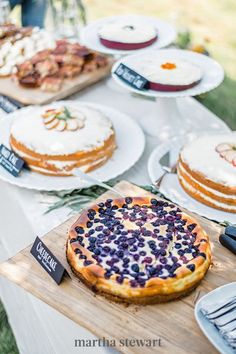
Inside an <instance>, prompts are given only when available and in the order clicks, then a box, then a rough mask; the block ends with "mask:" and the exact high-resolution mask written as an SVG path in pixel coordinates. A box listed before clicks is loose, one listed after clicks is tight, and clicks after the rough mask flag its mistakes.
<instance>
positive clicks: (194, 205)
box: [148, 126, 235, 223]
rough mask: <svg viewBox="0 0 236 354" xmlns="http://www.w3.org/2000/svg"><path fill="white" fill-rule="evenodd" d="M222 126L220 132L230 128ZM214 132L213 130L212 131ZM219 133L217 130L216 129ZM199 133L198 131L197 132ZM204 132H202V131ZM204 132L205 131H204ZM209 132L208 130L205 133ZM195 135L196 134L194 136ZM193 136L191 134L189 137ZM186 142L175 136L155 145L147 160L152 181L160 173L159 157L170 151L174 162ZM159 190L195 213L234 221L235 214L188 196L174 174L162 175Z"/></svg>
mask: <svg viewBox="0 0 236 354" xmlns="http://www.w3.org/2000/svg"><path fill="white" fill-rule="evenodd" d="M223 127H224V126H222V130H221V131H220V132H221V133H222V134H223V133H227V132H229V131H230V130H229V129H227V128H226V127H224V128H223ZM213 133H214V132H213ZM218 133H219V131H218ZM199 134H200V133H199ZM202 134H204V133H202ZM202 134H201V135H202ZM205 134H206V132H205ZM207 134H209V132H208V133H207ZM195 137H196V136H195ZM191 138H193V136H192V137H191ZM186 142H187V138H186V137H185V138H177V139H173V140H172V141H169V142H165V143H163V144H161V145H159V146H157V147H156V148H155V149H154V150H153V152H152V153H151V155H150V157H149V160H148V174H149V177H150V179H151V181H152V183H154V182H155V181H156V180H157V179H158V178H159V177H160V176H161V175H162V174H163V169H162V167H161V164H160V159H161V158H162V157H163V156H164V155H165V154H166V153H167V152H168V151H170V156H171V165H172V164H174V163H175V162H176V161H177V159H178V155H179V151H180V149H181V147H182V146H183V145H184V144H185V143H186ZM160 192H161V193H162V194H163V195H164V196H165V197H166V198H167V199H170V200H172V202H174V203H176V204H178V205H180V206H182V207H184V208H185V209H188V210H189V211H192V212H194V213H196V214H199V215H201V216H204V217H206V218H208V219H210V220H215V221H218V222H224V221H228V222H231V223H235V214H233V213H227V212H225V211H221V210H217V209H214V208H211V207H209V206H207V205H204V204H202V203H200V202H198V201H197V200H195V199H193V198H192V197H190V196H189V195H188V194H187V193H186V192H185V191H184V190H183V188H182V186H181V185H180V183H179V180H178V177H177V175H176V174H168V175H166V176H165V177H164V179H163V181H162V183H161V187H160Z"/></svg>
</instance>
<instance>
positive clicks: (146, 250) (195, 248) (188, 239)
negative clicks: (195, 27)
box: [66, 197, 211, 304]
mask: <svg viewBox="0 0 236 354" xmlns="http://www.w3.org/2000/svg"><path fill="white" fill-rule="evenodd" d="M66 252H67V260H68V262H69V264H70V266H71V268H72V271H73V272H74V273H75V274H76V276H77V277H78V278H79V279H80V280H82V281H83V282H84V283H85V284H86V285H87V286H88V287H90V288H91V289H92V290H93V291H95V292H97V293H99V294H101V295H104V296H106V297H107V298H109V299H112V300H115V301H118V302H124V303H136V304H151V303H159V302H166V301H170V300H174V299H177V298H179V297H182V296H184V295H186V294H188V293H189V292H190V291H191V290H193V289H194V288H195V287H196V286H197V285H198V284H199V282H200V281H201V280H202V278H203V277H204V275H205V274H206V272H207V270H208V268H209V266H210V262H211V250H210V243H209V240H208V236H207V234H206V232H205V231H204V230H203V229H202V228H201V226H200V225H199V224H198V223H197V221H196V220H194V219H193V218H192V217H190V216H189V215H187V214H185V213H183V212H182V211H181V210H180V209H179V208H178V207H177V206H175V205H174V204H172V203H169V202H167V201H163V200H157V199H154V198H152V197H136V198H131V197H127V198H125V199H114V200H112V199H107V200H106V201H105V202H100V203H98V204H97V205H94V206H92V207H90V209H88V210H85V211H84V212H83V213H82V214H81V215H80V217H79V218H78V220H77V221H76V222H75V223H74V225H72V227H71V228H70V230H69V237H68V241H67V251H66Z"/></svg>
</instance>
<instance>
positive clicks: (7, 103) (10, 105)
mask: <svg viewBox="0 0 236 354" xmlns="http://www.w3.org/2000/svg"><path fill="white" fill-rule="evenodd" d="M22 106H23V105H22V104H21V103H19V102H17V101H15V100H13V99H10V98H8V97H6V96H3V95H0V109H2V110H3V111H4V112H6V113H12V112H14V111H16V110H17V109H19V108H21V107H22Z"/></svg>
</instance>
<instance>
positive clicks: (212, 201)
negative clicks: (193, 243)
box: [178, 133, 236, 213]
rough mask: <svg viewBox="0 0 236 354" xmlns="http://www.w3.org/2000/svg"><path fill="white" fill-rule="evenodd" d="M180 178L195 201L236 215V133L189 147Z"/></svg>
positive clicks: (183, 156) (181, 162) (181, 158)
mask: <svg viewBox="0 0 236 354" xmlns="http://www.w3.org/2000/svg"><path fill="white" fill-rule="evenodd" d="M178 177H179V181H180V183H181V185H182V187H183V189H184V190H185V191H186V192H187V193H188V194H189V195H190V196H191V197H193V198H194V199H196V200H198V201H199V202H201V203H203V204H206V205H208V206H210V207H212V208H215V209H219V210H223V211H227V212H231V213H236V133H230V134H225V135H208V136H203V137H200V138H198V139H196V140H194V141H193V142H191V143H189V144H187V145H186V146H185V147H184V148H183V149H182V150H181V152H180V155H179V162H178Z"/></svg>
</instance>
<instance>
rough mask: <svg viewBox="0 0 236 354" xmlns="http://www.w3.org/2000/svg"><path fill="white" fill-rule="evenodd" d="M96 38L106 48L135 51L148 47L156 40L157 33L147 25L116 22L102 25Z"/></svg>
mask: <svg viewBox="0 0 236 354" xmlns="http://www.w3.org/2000/svg"><path fill="white" fill-rule="evenodd" d="M98 36H99V39H100V42H101V43H102V44H103V45H104V46H105V47H108V48H112V49H118V50H135V49H141V48H145V47H148V46H150V45H151V44H153V43H154V42H155V41H156V40H157V31H156V29H155V28H154V27H152V26H150V25H148V24H146V23H145V24H138V23H129V22H127V23H126V22H124V21H117V22H115V23H107V24H105V25H103V26H102V27H101V28H100V30H99V32H98Z"/></svg>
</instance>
